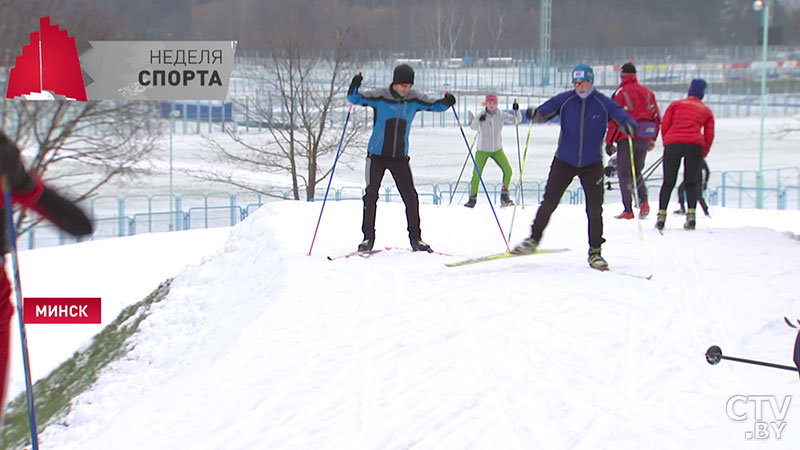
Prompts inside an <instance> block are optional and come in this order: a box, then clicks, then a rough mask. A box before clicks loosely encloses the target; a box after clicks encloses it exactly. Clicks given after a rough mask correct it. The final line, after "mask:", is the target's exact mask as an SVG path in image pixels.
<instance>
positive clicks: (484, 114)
mask: <svg viewBox="0 0 800 450" xmlns="http://www.w3.org/2000/svg"><path fill="white" fill-rule="evenodd" d="M478 120H480V121H481V122H483V121H484V120H486V113H483V114H481V115H480V116H479V117H478Z"/></svg>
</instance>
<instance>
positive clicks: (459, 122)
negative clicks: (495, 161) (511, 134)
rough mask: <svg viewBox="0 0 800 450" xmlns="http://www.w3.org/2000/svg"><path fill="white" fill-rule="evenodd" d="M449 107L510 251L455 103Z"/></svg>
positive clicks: (508, 249) (508, 248)
mask: <svg viewBox="0 0 800 450" xmlns="http://www.w3.org/2000/svg"><path fill="white" fill-rule="evenodd" d="M445 93H447V92H445ZM450 109H452V110H453V115H455V116H456V123H458V129H459V130H461V137H463V138H464V144H466V146H467V152H468V153H469V157H470V158H472V164H473V165H474V166H475V171H476V172H477V173H478V179H479V180H480V181H481V186H483V192H484V193H485V194H486V200H487V201H488V202H489V207H490V208H492V214H494V220H495V221H497V228H500V235H502V236H503V242H504V243H505V244H506V251H508V252H509V253H511V248H510V247H509V246H508V240H507V239H506V233H505V232H504V231H503V226H502V225H500V219H498V218H497V213H496V212H495V210H494V205H492V199H491V197H489V190H488V189H486V184H485V183H484V182H483V176H481V171H480V170H478V162H477V161H475V156H473V155H472V149H471V148H469V141H468V140H467V135H466V134H464V127H462V126H461V119H459V118H458V113H457V112H456V107H455V105H452V106H451V107H450Z"/></svg>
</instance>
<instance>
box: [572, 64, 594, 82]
mask: <svg viewBox="0 0 800 450" xmlns="http://www.w3.org/2000/svg"><path fill="white" fill-rule="evenodd" d="M576 81H588V82H589V83H592V84H594V71H593V70H592V66H590V65H588V64H578V65H577V66H575V68H574V69H572V82H573V83H575V82H576Z"/></svg>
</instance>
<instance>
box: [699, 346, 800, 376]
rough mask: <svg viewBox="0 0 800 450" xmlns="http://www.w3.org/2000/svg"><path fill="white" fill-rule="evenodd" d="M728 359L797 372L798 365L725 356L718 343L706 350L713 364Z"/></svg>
mask: <svg viewBox="0 0 800 450" xmlns="http://www.w3.org/2000/svg"><path fill="white" fill-rule="evenodd" d="M723 359H727V360H728V361H736V362H740V363H746V364H754V365H756V366H764V367H772V368H773V369H783V370H791V371H792V372H797V371H798V369H797V367H792V366H783V365H780V364H774V363H770V362H764V361H755V360H752V359H744V358H735V357H733V356H724V355H723V354H722V349H721V348H719V346H717V345H712V346H711V347H709V348H708V350H706V361H708V363H709V364H711V365H712V366H714V365H717V364H719V362H720V360H723Z"/></svg>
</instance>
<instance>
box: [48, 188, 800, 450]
mask: <svg viewBox="0 0 800 450" xmlns="http://www.w3.org/2000/svg"><path fill="white" fill-rule="evenodd" d="M318 208H319V205H318V204H308V203H302V202H282V203H277V204H271V205H268V206H266V207H264V208H262V209H261V210H260V211H259V212H257V213H256V214H254V215H252V216H251V217H250V218H248V219H247V220H246V221H245V222H244V223H242V224H241V225H239V226H237V227H234V229H233V230H232V232H231V236H230V238H229V240H228V242H227V243H226V244H225V246H224V247H223V248H222V249H221V250H220V251H219V252H218V253H217V254H216V256H214V257H212V258H209V259H208V260H207V261H206V262H204V263H203V264H201V265H196V266H191V267H190V268H188V269H187V270H186V271H185V272H184V273H183V274H182V275H181V276H179V277H178V278H177V279H176V280H175V282H174V284H173V288H172V291H171V292H170V294H169V296H168V298H167V299H165V300H164V301H162V302H161V303H158V304H156V305H154V307H153V310H152V312H151V315H150V316H149V317H148V318H147V320H146V321H145V322H143V326H142V329H141V331H140V333H139V334H138V335H137V336H136V337H135V340H134V343H135V346H134V348H133V349H132V350H131V352H130V353H129V354H128V355H127V356H126V357H125V358H124V359H123V360H122V361H118V362H116V363H114V364H113V365H112V366H111V367H110V368H108V369H107V370H106V371H105V373H104V374H103V376H102V377H101V378H100V380H99V381H98V383H97V384H96V386H95V387H94V388H92V389H91V390H90V391H87V392H86V393H84V394H82V395H81V396H79V397H78V398H77V399H76V401H75V402H74V404H73V408H72V411H71V412H70V413H69V414H68V415H67V416H66V417H65V418H63V420H61V421H60V423H59V424H56V425H51V426H49V427H48V428H47V429H46V430H45V431H44V432H43V433H42V445H43V448H60V449H78V448H80V449H95V448H97V449H99V448H120V449H126V448H130V449H139V448H154V449H160V448H164V449H166V448H193V449H217V448H263V449H306V448H308V449H311V448H313V449H376V450H377V449H414V450H420V449H465V448H470V449H497V448H503V449H533V448H577V449H595V448H664V449H670V448H699V447H701V448H743V447H745V444H747V442H746V441H745V440H744V438H743V434H744V431H747V428H746V426H745V425H743V424H742V423H739V422H734V421H732V420H730V419H729V418H728V417H727V416H726V413H725V404H726V401H727V399H728V398H729V397H731V396H732V395H738V394H745V395H746V394H765V393H773V394H775V395H785V394H787V393H788V394H794V393H795V392H796V387H797V379H796V375H787V374H784V373H780V372H782V371H770V370H767V369H763V368H754V367H752V366H745V365H737V364H736V363H729V362H725V363H722V364H720V365H719V366H716V367H712V366H709V365H708V364H707V363H706V362H705V358H704V356H703V354H704V352H705V350H706V348H707V347H708V346H709V345H711V344H719V345H720V346H721V347H722V348H723V351H724V352H725V351H730V352H731V354H740V355H743V356H744V355H746V356H749V357H753V358H756V359H762V360H769V361H787V360H788V359H791V358H790V356H789V355H788V353H789V351H790V349H791V348H790V347H791V343H792V342H793V335H792V336H790V334H791V333H787V330H788V328H787V327H786V326H785V325H784V324H783V323H782V319H781V318H782V317H783V316H784V315H786V314H790V315H791V314H792V310H791V307H792V305H794V306H795V307H796V292H797V291H798V288H800V281H798V279H800V277H797V269H795V268H793V266H792V265H791V264H790V263H789V262H790V261H798V260H800V259H798V247H797V242H796V241H794V240H792V239H790V238H788V237H787V236H786V235H785V234H782V233H781V232H778V231H773V230H770V229H766V228H760V227H750V228H737V227H736V226H730V227H728V224H729V223H732V222H729V221H726V219H724V218H720V219H705V218H700V219H699V222H698V227H700V230H698V231H697V232H684V231H678V227H680V226H681V225H682V219H681V220H672V219H673V218H672V217H670V219H668V222H667V230H666V232H665V234H664V235H663V236H662V235H660V234H658V233H657V232H656V231H655V230H654V229H653V228H652V224H653V223H654V222H653V221H652V220H646V221H645V222H644V223H643V224H642V225H643V229H644V237H645V241H644V243H641V242H639V241H638V239H637V238H636V234H637V231H636V226H635V225H634V223H632V222H629V221H614V219H611V218H609V217H610V213H609V212H608V211H607V212H606V214H605V218H606V220H605V222H606V238H607V239H608V242H607V243H606V245H605V246H604V256H606V258H607V259H608V260H609V261H610V263H611V265H612V267H614V268H619V270H625V271H630V272H632V273H633V272H635V273H642V274H650V273H652V274H653V275H654V276H653V279H652V280H649V281H648V280H640V279H635V278H631V277H625V276H620V275H618V274H614V273H603V272H598V271H594V270H591V269H589V268H588V266H587V265H586V264H587V263H586V249H587V247H588V246H587V244H586V236H585V233H586V224H585V213H584V212H583V208H582V207H580V206H575V207H570V206H566V205H562V206H561V207H559V209H558V210H557V211H556V214H554V216H553V220H552V221H551V223H550V225H549V226H548V229H547V230H546V233H545V236H544V239H543V246H544V247H546V248H558V247H568V248H570V249H571V251H568V252H562V253H553V254H542V255H533V256H526V257H520V258H510V259H506V260H498V261H492V262H485V263H479V264H475V265H471V266H463V267H455V268H448V267H445V266H444V264H445V263H447V262H452V261H457V260H461V259H464V258H469V257H474V256H479V255H482V254H489V253H497V252H498V251H502V249H503V248H504V244H503V242H502V239H501V238H500V236H499V231H498V230H497V225H496V223H495V221H494V218H493V216H491V214H490V213H489V210H488V206H485V205H480V204H479V206H478V207H477V208H476V209H475V210H467V209H466V208H460V207H438V208H437V207H434V206H430V205H423V206H422V211H421V214H422V219H423V222H422V227H423V239H425V240H426V241H427V242H429V243H431V245H432V246H433V248H434V249H435V250H437V251H443V252H447V253H451V254H453V255H454V256H452V257H447V256H441V255H435V254H425V253H414V252H410V251H405V250H391V251H385V252H381V253H379V254H375V255H373V256H371V257H370V258H349V259H346V260H345V259H342V260H336V261H328V260H327V259H326V258H325V256H324V255H330V254H340V253H343V252H345V251H347V250H348V249H350V248H354V247H355V246H356V244H357V243H358V242H359V241H360V230H359V228H360V218H361V217H360V212H361V202H358V201H355V202H338V203H335V204H330V205H328V206H327V207H326V210H325V214H326V216H325V217H323V222H322V226H321V228H320V233H319V235H318V236H317V241H316V247H315V248H314V251H313V256H306V253H307V252H308V245H309V244H310V237H311V236H312V234H313V225H315V224H316V219H317V216H318V214H319V209H318ZM378 210H379V211H378V221H377V226H376V229H377V231H378V233H377V234H378V239H377V241H376V248H382V247H384V246H387V247H403V248H405V247H407V246H408V242H407V241H408V240H407V236H406V231H405V214H404V210H403V207H402V205H401V204H385V203H380V204H379V208H378ZM535 210H536V208H535V207H526V208H525V209H521V208H520V209H518V210H517V217H516V221H515V227H516V230H515V231H514V235H515V236H517V237H518V239H519V237H520V236H524V235H526V234H527V231H528V229H529V226H530V222H531V219H532V217H533V214H534V213H535ZM720 212H722V210H720ZM511 214H512V211H511V210H508V209H505V210H501V211H499V213H498V215H499V216H500V219H501V223H503V224H507V223H509V222H510V218H511ZM775 214H778V213H775ZM783 214H784V216H782V217H786V216H785V215H789V217H793V218H794V219H793V220H794V223H795V224H796V223H797V214H798V213H797V212H787V213H783ZM724 215H725V214H721V216H724ZM775 217H779V216H775ZM767 219H768V218H764V220H767ZM789 222H791V220H787V223H789ZM704 230H705V231H707V230H713V233H707V232H703V231H704ZM795 231H797V230H796V228H795ZM514 243H515V242H512V243H511V244H512V245H513V244H514ZM794 267H796V266H794ZM790 341H792V342H790ZM790 417H791V414H790ZM798 438H800V426H798V425H797V424H795V423H793V422H791V420H790V422H789V424H788V427H787V430H786V431H785V432H784V438H783V439H782V440H781V441H772V442H771V444H774V448H788V447H787V445H789V442H795V443H796V441H797V439H798ZM770 448H773V446H771V447H770Z"/></svg>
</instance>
